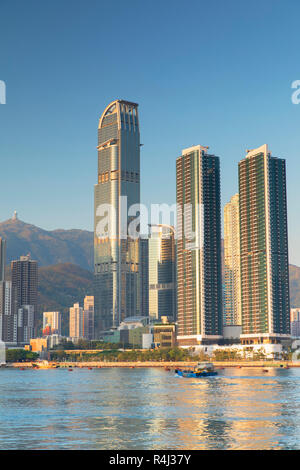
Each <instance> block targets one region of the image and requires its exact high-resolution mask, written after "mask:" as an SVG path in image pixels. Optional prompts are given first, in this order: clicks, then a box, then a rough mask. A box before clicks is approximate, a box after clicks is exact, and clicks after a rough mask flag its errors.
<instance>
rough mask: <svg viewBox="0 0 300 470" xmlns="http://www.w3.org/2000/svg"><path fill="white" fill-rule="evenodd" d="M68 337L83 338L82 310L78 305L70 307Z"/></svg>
mask: <svg viewBox="0 0 300 470" xmlns="http://www.w3.org/2000/svg"><path fill="white" fill-rule="evenodd" d="M69 336H70V337H71V338H77V339H78V338H83V308H82V307H80V305H79V303H75V304H74V305H73V307H70V316H69Z"/></svg>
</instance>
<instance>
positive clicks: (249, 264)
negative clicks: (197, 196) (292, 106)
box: [239, 145, 290, 344]
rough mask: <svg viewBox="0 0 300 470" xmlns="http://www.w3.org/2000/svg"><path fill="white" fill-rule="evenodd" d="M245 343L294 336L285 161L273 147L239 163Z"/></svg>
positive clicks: (243, 338) (242, 337)
mask: <svg viewBox="0 0 300 470" xmlns="http://www.w3.org/2000/svg"><path fill="white" fill-rule="evenodd" d="M239 195H240V244H241V245H240V246H241V250H240V252H241V292H242V336H241V339H242V342H243V343H244V344H252V343H263V342H264V343H269V342H278V341H280V339H281V338H284V337H286V335H289V333H290V318H289V314H290V308H289V267H288V235H287V202H286V170H285V160H284V159H281V158H275V157H272V156H271V153H270V152H269V150H268V146H267V145H262V146H261V147H259V148H257V149H254V150H249V151H248V153H247V155H246V157H245V158H244V159H243V160H241V161H240V162H239Z"/></svg>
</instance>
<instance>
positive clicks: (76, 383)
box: [0, 368, 300, 450]
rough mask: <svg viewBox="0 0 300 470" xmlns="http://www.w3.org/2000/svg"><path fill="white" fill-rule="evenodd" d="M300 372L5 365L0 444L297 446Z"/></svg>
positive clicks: (12, 446) (16, 446) (25, 446)
mask: <svg viewBox="0 0 300 470" xmlns="http://www.w3.org/2000/svg"><path fill="white" fill-rule="evenodd" d="M299 436H300V370H299V369H296V368H295V369H293V368H291V369H270V370H269V372H263V371H262V370H261V369H254V368H253V369H248V368H242V369H229V368H227V369H224V370H221V371H220V372H219V375H218V376H217V377H210V378H202V379H185V378H178V377H176V376H175V374H174V372H167V371H165V370H164V369H154V368H149V369H146V368H145V369H144V368H142V369H126V368H120V369H118V368H116V369H115V368H114V369H93V370H88V369H74V370H73V372H69V371H68V370H67V369H65V370H64V369H54V370H23V371H22V370H19V369H17V370H14V369H1V370H0V449H130V450H144V449H145V450H146V449H156V450H158V449H164V450H165V449H172V450H175V449H177V450H183V449H299V448H300V439H299Z"/></svg>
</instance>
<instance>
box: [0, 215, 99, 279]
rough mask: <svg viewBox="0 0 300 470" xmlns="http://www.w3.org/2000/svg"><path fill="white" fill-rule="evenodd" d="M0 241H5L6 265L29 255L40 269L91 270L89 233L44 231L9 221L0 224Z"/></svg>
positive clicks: (58, 230)
mask: <svg viewBox="0 0 300 470" xmlns="http://www.w3.org/2000/svg"><path fill="white" fill-rule="evenodd" d="M0 237H3V238H5V239H6V241H7V244H6V245H7V246H6V250H7V253H6V256H7V258H6V261H7V263H10V262H11V261H12V260H13V259H17V258H19V257H20V256H22V255H26V254H28V253H29V254H30V255H31V257H32V259H35V260H37V261H38V263H39V266H49V265H55V264H64V263H72V264H74V265H78V266H81V267H82V268H84V269H88V270H92V269H93V232H90V231H88V230H81V229H70V230H65V229H56V230H45V229H42V228H40V227H37V226H36V225H33V224H28V223H26V222H23V221H22V220H19V219H8V220H5V221H4V222H0Z"/></svg>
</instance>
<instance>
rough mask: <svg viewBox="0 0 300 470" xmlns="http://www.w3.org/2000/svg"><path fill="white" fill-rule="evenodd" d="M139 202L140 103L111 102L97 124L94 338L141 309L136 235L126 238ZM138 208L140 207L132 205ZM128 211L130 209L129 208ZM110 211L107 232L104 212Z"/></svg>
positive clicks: (106, 213)
mask: <svg viewBox="0 0 300 470" xmlns="http://www.w3.org/2000/svg"><path fill="white" fill-rule="evenodd" d="M139 204H140V132H139V120H138V105H137V104H136V103H131V102H128V101H123V100H116V101H113V102H112V103H110V104H109V105H108V106H107V107H106V108H105V110H104V112H103V114H102V116H101V117H100V121H99V127H98V182H97V184H96V185H95V200H94V208H95V212H94V223H95V225H94V272H95V290H94V296H95V337H96V338H97V334H98V333H99V331H101V330H105V329H108V328H110V327H112V326H118V325H119V323H120V322H121V321H122V320H123V319H124V318H125V317H128V316H134V315H136V314H137V313H138V307H137V306H138V302H139V295H138V288H139V282H138V266H139V247H138V240H137V239H134V238H130V237H128V226H129V224H130V222H131V221H132V220H133V219H134V218H135V217H136V215H135V214H134V211H133V215H132V216H129V215H128V209H129V208H132V206H133V205H139ZM134 207H138V206H134ZM129 212H130V211H129ZM108 216H109V221H108V224H107V225H108V226H109V230H108V232H107V233H105V232H103V229H106V228H107V227H106V226H105V217H108Z"/></svg>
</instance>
